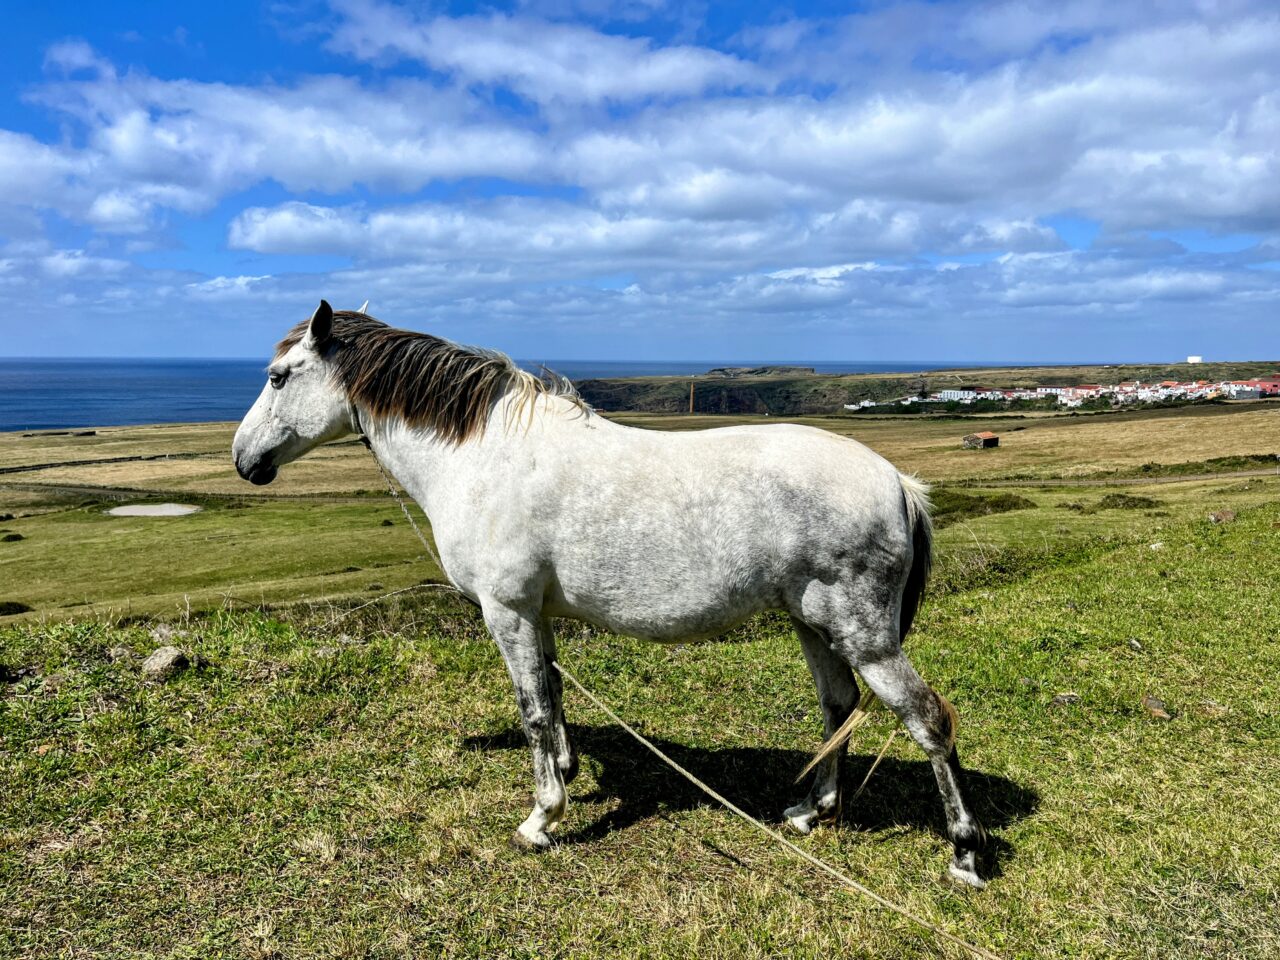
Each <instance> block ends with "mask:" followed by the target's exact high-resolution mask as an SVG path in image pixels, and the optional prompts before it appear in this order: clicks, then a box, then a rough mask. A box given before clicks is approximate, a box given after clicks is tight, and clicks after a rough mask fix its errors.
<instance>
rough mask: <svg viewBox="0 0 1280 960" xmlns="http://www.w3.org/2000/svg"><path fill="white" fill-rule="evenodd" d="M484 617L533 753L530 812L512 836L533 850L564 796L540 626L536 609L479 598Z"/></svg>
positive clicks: (542, 845) (546, 843) (544, 839)
mask: <svg viewBox="0 0 1280 960" xmlns="http://www.w3.org/2000/svg"><path fill="white" fill-rule="evenodd" d="M482 607H483V610H484V619H485V623H486V624H488V626H489V632H490V633H491V634H493V639H494V640H495V641H497V644H498V649H499V650H500V651H501V652H502V659H503V660H504V661H506V664H507V671H508V672H509V673H510V674H511V683H512V685H513V686H514V687H515V691H516V703H517V704H518V705H519V707H520V717H521V719H522V720H523V722H524V732H525V736H526V737H528V738H529V749H530V751H532V753H533V780H534V785H535V790H534V795H533V812H532V813H530V814H529V817H528V819H526V820H525V822H524V823H522V824H520V826H519V828H518V829H517V830H516V832H515V834H514V835H513V836H512V838H511V842H512V844H513V845H515V846H518V847H527V848H532V849H535V850H545V849H546V848H547V847H550V846H551V837H550V836H548V832H549V831H551V830H554V829H555V827H556V825H557V824H558V823H559V822H560V820H561V819H562V818H563V817H564V811H565V807H566V806H567V804H568V798H567V795H566V793H565V789H564V776H563V774H562V773H561V772H560V763H559V761H558V754H559V750H558V744H557V739H558V738H557V733H556V714H557V711H556V707H555V700H554V698H553V696H552V687H551V678H550V676H548V674H549V673H550V671H551V669H552V668H551V667H550V666H548V661H547V656H546V652H545V649H544V646H543V630H544V627H545V626H546V625H545V623H544V621H543V619H542V616H541V614H540V613H539V612H536V611H520V610H515V609H512V608H511V607H507V606H504V605H500V604H494V603H485V604H482Z"/></svg>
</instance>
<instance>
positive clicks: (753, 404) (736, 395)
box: [577, 360, 1280, 417]
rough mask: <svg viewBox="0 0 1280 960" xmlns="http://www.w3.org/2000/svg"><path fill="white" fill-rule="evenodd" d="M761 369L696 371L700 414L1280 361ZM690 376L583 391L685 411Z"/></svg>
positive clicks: (1277, 365)
mask: <svg viewBox="0 0 1280 960" xmlns="http://www.w3.org/2000/svg"><path fill="white" fill-rule="evenodd" d="M758 369H759V370H760V371H761V372H759V373H756V372H750V371H745V370H744V368H722V369H721V370H719V371H708V373H707V374H705V375H703V376H699V377H694V378H692V379H693V383H694V410H695V412H697V413H739V414H744V413H754V414H769V415H770V416H775V417H776V416H797V415H801V414H810V413H832V412H835V411H838V410H840V409H842V408H843V406H844V404H846V403H857V402H859V401H860V400H876V401H882V400H890V399H893V398H894V397H901V396H904V395H907V394H918V393H921V392H925V391H934V390H943V389H948V388H964V387H979V386H983V387H996V388H1001V389H1015V388H1019V387H1034V386H1039V385H1044V386H1067V385H1072V384H1079V383H1117V382H1119V381H1122V380H1141V381H1143V382H1148V381H1158V380H1184V379H1193V378H1194V379H1200V380H1211V381H1218V380H1243V379H1247V378H1249V377H1257V376H1265V375H1268V374H1273V373H1275V372H1276V371H1277V370H1278V369H1280V361H1275V360H1270V361H1241V362H1233V363H1200V364H1195V365H1194V366H1193V365H1190V364H1186V363H1168V364H1124V365H1117V364H1106V365H1097V366H1063V367H1058V366H1053V367H983V368H976V369H955V370H929V371H922V372H915V373H856V374H838V375H833V374H814V373H799V372H796V370H797V368H791V369H790V370H788V371H787V372H779V371H780V370H785V369H786V368H777V367H764V368H758ZM689 382H690V378H689V377H632V378H630V379H618V380H583V381H581V382H579V383H578V385H577V386H578V390H579V391H580V392H581V394H582V396H583V397H584V398H585V399H586V400H587V402H588V403H590V404H591V405H592V406H594V407H596V408H597V409H600V410H607V411H623V410H628V411H642V412H645V413H680V412H684V411H686V410H688V409H689Z"/></svg>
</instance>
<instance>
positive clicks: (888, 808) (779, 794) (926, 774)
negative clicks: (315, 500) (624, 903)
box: [463, 724, 1040, 875]
mask: <svg viewBox="0 0 1280 960" xmlns="http://www.w3.org/2000/svg"><path fill="white" fill-rule="evenodd" d="M569 731H570V736H571V737H572V738H573V742H574V744H575V746H577V748H578V751H579V753H580V754H581V755H582V762H583V765H584V767H588V766H589V767H590V769H591V770H592V771H593V772H594V775H595V781H596V788H595V789H594V790H593V791H592V792H591V793H589V794H586V795H580V796H579V799H581V800H585V801H588V802H593V801H602V800H607V799H616V800H617V801H618V805H617V806H616V807H614V808H613V809H612V810H611V811H610V812H609V813H607V814H605V816H603V817H601V818H600V819H598V820H597V821H595V822H594V823H592V824H589V825H587V826H584V827H581V828H579V829H577V830H572V831H569V832H567V833H557V834H556V840H557V842H559V843H584V842H587V841H591V840H596V839H599V838H600V837H603V836H605V835H606V834H609V833H611V832H613V831H615V830H624V829H626V828H627V827H629V826H631V825H632V824H635V823H637V822H639V821H641V820H644V819H646V818H649V817H653V816H657V815H659V814H661V813H662V812H664V811H669V810H692V809H695V808H697V807H705V806H715V805H716V804H715V801H713V800H712V799H711V798H710V797H708V796H707V795H706V794H704V793H703V792H702V791H701V790H699V789H698V788H697V787H695V786H694V785H693V784H692V783H690V782H689V781H688V780H686V779H684V777H682V776H680V775H679V774H678V773H676V772H675V771H674V770H672V769H670V768H669V767H667V766H666V765H665V764H663V763H661V762H660V761H659V760H658V759H657V758H656V757H654V756H652V755H651V754H649V753H648V752H647V751H645V750H644V749H643V748H642V747H640V745H639V744H637V743H636V742H635V741H634V740H632V739H631V737H630V736H628V735H627V734H626V733H625V732H624V731H622V730H620V729H618V728H616V727H599V726H584V725H580V724H570V726H569ZM653 743H654V745H655V746H657V747H658V749H659V750H661V751H662V752H663V753H665V754H666V755H667V756H669V757H670V758H671V759H672V760H674V761H675V762H676V763H678V764H680V766H682V767H684V768H685V769H686V770H688V771H689V772H690V773H692V774H693V775H694V776H696V777H697V778H698V779H700V780H702V781H703V782H704V783H706V784H708V785H710V786H712V787H713V788H715V789H716V790H717V791H719V792H720V793H721V794H723V795H724V796H725V797H727V798H729V799H730V800H732V801H733V802H734V803H736V804H737V805H738V806H740V807H742V809H744V810H745V811H746V812H747V813H749V814H751V815H752V816H754V817H756V818H758V819H760V820H762V821H764V822H765V823H769V824H774V825H776V824H777V823H778V822H779V821H780V820H781V815H782V810H783V808H784V807H787V806H789V805H791V804H792V803H795V802H796V800H798V799H799V798H801V797H802V796H803V795H804V793H805V792H806V790H807V787H808V784H807V782H805V783H802V784H797V783H795V782H794V781H795V776H796V774H797V773H799V771H800V770H801V769H802V768H803V767H804V765H805V764H806V763H807V762H808V761H809V754H806V753H802V752H801V751H798V750H780V749H776V748H772V747H726V748H717V749H707V748H704V747H690V746H686V745H684V744H680V743H673V742H672V741H670V740H663V739H658V738H654V739H653ZM463 746H464V747H465V748H466V749H469V750H526V749H527V743H526V741H525V737H524V732H523V731H522V730H521V729H520V728H518V727H508V728H507V729H505V730H502V731H499V732H497V733H494V734H489V735H480V736H472V737H468V738H467V739H466V740H465V741H463ZM873 759H874V758H873V757H872V756H868V755H865V754H859V753H851V754H850V756H849V759H848V761H847V762H846V764H845V773H844V781H845V795H846V797H849V796H851V795H852V793H853V791H854V790H855V789H856V788H857V785H858V784H859V783H860V782H861V781H862V778H863V776H865V774H866V771H867V769H868V768H869V766H870V764H871V762H872V760H873ZM571 790H572V788H571ZM965 796H966V799H968V801H969V803H970V805H971V808H972V809H973V812H974V813H975V815H976V816H977V817H978V819H979V820H981V821H982V823H983V824H984V825H985V826H986V827H987V829H988V830H1000V829H1001V828H1003V827H1007V826H1009V825H1010V824H1012V823H1015V822H1016V821H1018V820H1021V819H1023V818H1025V817H1027V816H1029V815H1030V814H1032V813H1034V812H1035V810H1036V808H1037V807H1038V806H1039V803H1040V795H1039V794H1038V793H1037V792H1036V791H1035V790H1034V789H1032V788H1030V787H1024V786H1021V785H1019V784H1017V783H1014V782H1013V781H1012V780H1009V779H1007V778H1005V777H1002V776H999V775H996V774H990V773H983V772H982V771H980V770H972V769H970V770H966V771H965ZM841 824H842V826H843V827H844V828H845V829H854V830H860V831H866V832H868V833H876V832H879V831H883V830H890V829H895V828H901V827H908V828H915V829H925V830H930V831H932V832H934V833H936V834H938V835H940V836H943V837H945V836H946V819H945V816H944V814H943V808H942V798H941V795H940V794H939V792H938V784H937V781H936V780H935V779H934V776H933V768H932V767H931V766H930V765H929V762H928V761H927V760H925V759H924V756H923V754H922V755H921V757H920V759H919V760H898V759H895V758H892V757H886V758H885V759H884V760H883V761H882V762H881V764H880V766H879V767H878V768H877V769H876V772H875V774H874V776H873V777H872V778H871V781H870V782H869V783H868V785H867V789H866V790H865V791H864V792H863V793H862V795H861V796H860V797H858V799H857V800H856V801H855V802H853V803H846V804H845V808H844V813H843V816H842V818H841ZM1013 853H1014V851H1013V847H1012V846H1011V845H1010V844H1009V843H1008V842H1006V841H1004V840H1003V839H1001V838H1000V837H999V836H998V835H993V836H992V837H991V846H990V848H989V850H988V854H987V856H988V860H989V864H988V868H987V872H988V873H989V874H994V875H998V874H999V873H1000V864H1001V863H1003V862H1004V861H1007V860H1008V859H1011V858H1012V856H1013Z"/></svg>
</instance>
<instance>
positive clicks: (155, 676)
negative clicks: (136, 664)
mask: <svg viewBox="0 0 1280 960" xmlns="http://www.w3.org/2000/svg"><path fill="white" fill-rule="evenodd" d="M189 666H191V661H190V660H188V659H187V655H186V654H185V653H183V652H182V651H181V650H179V649H178V648H177V647H159V648H157V649H156V650H155V651H153V652H152V654H151V656H149V657H147V659H145V660H143V661H142V672H143V674H145V675H146V676H147V677H149V678H150V679H152V680H167V679H169V677H172V676H173V675H175V674H177V673H179V672H180V671H182V670H185V669H186V668H187V667H189Z"/></svg>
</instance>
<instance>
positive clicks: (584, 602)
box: [547, 592, 776, 643]
mask: <svg viewBox="0 0 1280 960" xmlns="http://www.w3.org/2000/svg"><path fill="white" fill-rule="evenodd" d="M775 605H776V604H775V603H771V602H768V601H767V600H766V599H765V598H763V597H756V598H746V597H726V596H712V597H708V596H702V595H699V596H690V595H681V594H680V593H678V592H677V593H674V594H672V593H668V594H666V595H642V594H639V593H634V594H631V595H629V596H628V595H625V594H613V595H612V596H609V595H601V594H599V593H597V594H593V595H589V596H588V595H583V596H573V595H570V596H561V597H557V598H556V599H555V600H554V601H553V602H551V603H550V604H548V610H547V612H548V613H550V614H551V615H552V616H557V617H569V618H571V619H574V620H583V621H585V622H587V623H591V624H594V625H595V626H598V627H603V628H604V629H606V630H609V631H610V632H612V633H619V634H623V635H625V636H630V637H638V638H640V639H642V640H654V641H657V642H659V643H679V642H681V641H688V640H705V639H707V638H709V637H715V636H719V635H720V634H722V633H727V632H728V631H730V630H732V629H733V628H734V627H736V626H738V625H739V624H741V623H742V622H743V621H745V620H747V619H748V618H749V617H751V616H752V615H754V614H756V613H760V612H761V611H763V610H767V609H769V608H770V607H772V606H775Z"/></svg>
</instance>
